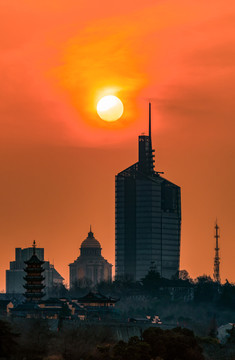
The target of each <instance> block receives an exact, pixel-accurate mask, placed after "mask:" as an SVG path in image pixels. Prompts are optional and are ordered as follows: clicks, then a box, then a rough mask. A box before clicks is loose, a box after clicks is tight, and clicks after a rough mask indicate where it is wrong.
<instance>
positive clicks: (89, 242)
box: [81, 231, 101, 249]
mask: <svg viewBox="0 0 235 360" xmlns="http://www.w3.org/2000/svg"><path fill="white" fill-rule="evenodd" d="M81 248H99V249H101V245H100V243H99V241H98V240H96V239H95V238H94V234H93V232H92V231H90V232H89V233H88V236H87V238H86V239H85V240H84V241H83V242H82V244H81Z"/></svg>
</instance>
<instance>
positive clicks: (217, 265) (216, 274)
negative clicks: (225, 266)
mask: <svg viewBox="0 0 235 360" xmlns="http://www.w3.org/2000/svg"><path fill="white" fill-rule="evenodd" d="M219 237H220V235H219V226H218V224H217V220H216V223H215V239H216V243H215V258H214V274H213V277H214V280H215V281H217V282H220V257H219Z"/></svg>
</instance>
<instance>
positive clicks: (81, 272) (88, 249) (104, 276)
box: [69, 229, 113, 288]
mask: <svg viewBox="0 0 235 360" xmlns="http://www.w3.org/2000/svg"><path fill="white" fill-rule="evenodd" d="M101 250H102V249H101V245H100V243H99V241H98V240H96V239H95V237H94V234H93V232H92V231H91V229H90V232H89V233H88V236H87V238H86V239H85V240H84V241H83V242H82V244H81V247H80V256H79V257H78V258H77V260H75V261H74V262H73V263H71V264H69V268H70V288H71V287H72V286H74V285H75V284H79V285H80V286H81V285H82V284H83V283H85V284H87V283H88V284H89V285H96V284H98V283H99V282H101V281H112V266H113V265H112V264H110V263H109V262H108V261H107V260H105V259H104V258H103V256H102V255H101Z"/></svg>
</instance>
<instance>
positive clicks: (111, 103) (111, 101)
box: [97, 95, 124, 121]
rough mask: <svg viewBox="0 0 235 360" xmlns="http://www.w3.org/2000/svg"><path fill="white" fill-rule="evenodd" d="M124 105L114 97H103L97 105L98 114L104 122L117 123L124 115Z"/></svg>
mask: <svg viewBox="0 0 235 360" xmlns="http://www.w3.org/2000/svg"><path fill="white" fill-rule="evenodd" d="M123 110H124V107H123V103H122V102H121V100H120V99H119V98H118V97H117V96H114V95H107V96H104V97H102V99H100V101H99V102H98V104H97V113H98V115H99V117H100V118H101V119H102V120H105V121H116V120H118V119H120V117H121V116H122V114H123Z"/></svg>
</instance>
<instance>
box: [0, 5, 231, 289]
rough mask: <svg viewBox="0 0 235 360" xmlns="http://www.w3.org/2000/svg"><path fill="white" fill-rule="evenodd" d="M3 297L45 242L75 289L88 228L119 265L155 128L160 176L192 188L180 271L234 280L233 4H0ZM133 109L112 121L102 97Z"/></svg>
mask: <svg viewBox="0 0 235 360" xmlns="http://www.w3.org/2000/svg"><path fill="white" fill-rule="evenodd" d="M0 17H1V21H0V24H1V25H0V26H1V31H0V34H1V35H0V36H1V57H0V64H1V65H0V66H1V70H2V71H1V73H2V76H1V84H0V96H1V98H2V100H1V103H0V114H1V116H0V138H1V141H0V147H1V151H0V156H1V176H0V182H1V187H0V188H1V190H0V191H1V210H0V211H1V214H0V236H1V252H0V264H1V268H0V269H1V271H0V289H4V288H5V270H6V269H7V268H8V266H9V261H10V260H13V258H14V249H15V247H29V246H31V244H32V241H33V240H34V239H36V241H37V244H38V245H39V246H40V247H43V248H45V259H49V260H50V261H51V262H54V263H55V266H56V268H57V269H58V271H59V272H60V273H61V275H62V276H63V277H65V279H66V282H68V264H69V263H71V261H73V260H74V259H76V257H77V256H78V255H79V247H80V244H81V242H82V241H83V240H84V239H85V238H86V236H87V232H88V231H89V227H90V224H92V230H93V231H94V234H95V237H96V238H97V239H98V240H99V241H100V242H101V244H102V247H103V250H102V253H103V255H104V257H105V258H106V259H108V261H109V262H111V263H112V264H114V243H115V217H114V211H115V209H114V207H115V202H114V201H115V198H114V195H115V193H114V185H115V184H114V180H115V174H117V173H118V172H120V171H121V170H123V169H125V168H126V167H127V166H129V165H130V164H132V163H134V162H136V161H137V137H138V135H139V134H141V133H142V132H147V131H148V102H149V100H151V103H152V141H153V148H155V149H156V170H157V171H164V176H166V177H167V178H169V179H170V180H171V181H173V182H174V183H176V184H177V185H179V186H180V187H181V191H182V236H181V263H180V268H181V269H186V270H187V271H188V272H189V274H190V275H191V276H192V277H196V276H198V275H202V274H208V275H212V273H213V256H214V246H215V241H214V224H215V220H216V218H217V219H218V224H219V225H220V228H221V238H220V248H221V251H220V255H221V278H222V281H224V280H225V279H226V278H227V279H228V280H229V281H231V282H232V281H233V282H234V281H235V273H234V266H233V260H234V251H235V245H234V237H235V230H234V225H233V217H234V216H233V214H234V209H233V201H234V185H233V184H234V180H235V173H234V130H235V129H234V113H235V107H234V99H233V93H234V86H235V85H234V84H235V81H234V80H235V79H234V60H235V59H234V55H235V53H234V48H235V47H234V31H233V27H234V17H235V5H234V2H233V1H227V2H226V7H225V6H224V2H222V1H221V0H217V1H214V2H213V7H211V4H209V3H207V2H202V1H198V2H194V1H191V0H188V1H172V0H171V1H170V0H169V1H168V0H166V1H158V2H157V3H156V1H151V0H150V1H148V2H147V3H143V2H142V1H135V2H134V4H133V2H128V3H127V2H124V1H123V0H121V1H119V2H118V3H117V4H112V6H110V3H109V2H107V1H104V0H101V1H99V3H94V4H93V6H92V8H91V6H90V4H88V3H86V2H85V1H79V4H78V2H77V1H72V0H69V1H66V2H65V1H58V0H57V1H50V2H49V3H48V2H46V1H41V2H40V3H37V4H35V3H32V4H29V3H28V2H26V1H23V2H21V3H20V4H19V2H17V1H15V0H13V1H11V2H10V3H4V4H1V15H0ZM109 93H112V94H114V95H117V96H118V97H119V98H120V99H121V101H122V102H123V105H124V113H123V115H122V117H121V118H120V119H119V120H117V121H115V122H105V121H103V120H102V119H101V118H100V117H99V116H98V114H97V112H96V104H97V101H98V100H99V98H100V97H101V96H104V95H107V94H109Z"/></svg>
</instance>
